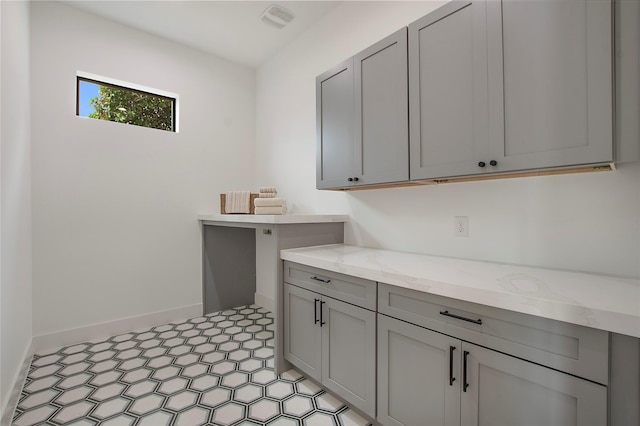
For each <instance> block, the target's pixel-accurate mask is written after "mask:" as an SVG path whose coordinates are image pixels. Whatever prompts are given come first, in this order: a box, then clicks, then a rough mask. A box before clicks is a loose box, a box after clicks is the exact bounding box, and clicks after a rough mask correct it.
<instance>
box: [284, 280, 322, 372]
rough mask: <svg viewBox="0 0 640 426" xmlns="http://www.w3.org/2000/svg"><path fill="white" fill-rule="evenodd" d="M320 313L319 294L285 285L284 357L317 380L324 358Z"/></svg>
mask: <svg viewBox="0 0 640 426" xmlns="http://www.w3.org/2000/svg"><path fill="white" fill-rule="evenodd" d="M319 309H320V296H319V295H318V294H316V293H313V292H311V291H308V290H305V289H302V288H299V287H295V286H292V285H290V284H286V283H285V284H284V357H285V359H287V360H288V361H289V362H291V363H292V364H293V365H295V366H296V367H298V368H299V369H300V371H302V372H304V373H306V374H307V375H309V376H310V377H313V378H314V379H316V380H320V368H321V362H320V357H321V356H322V353H321V345H322V333H321V329H320V327H319V325H320V322H319V318H320V314H319Z"/></svg>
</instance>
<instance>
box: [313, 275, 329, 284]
mask: <svg viewBox="0 0 640 426" xmlns="http://www.w3.org/2000/svg"><path fill="white" fill-rule="evenodd" d="M311 279H312V280H316V281H320V282H322V283H325V284H329V283H330V282H331V280H323V279H322V278H318V277H316V276H313V277H311Z"/></svg>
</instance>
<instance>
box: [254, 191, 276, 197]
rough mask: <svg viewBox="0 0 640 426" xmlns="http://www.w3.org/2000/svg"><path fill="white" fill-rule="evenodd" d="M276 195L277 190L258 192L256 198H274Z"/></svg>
mask: <svg viewBox="0 0 640 426" xmlns="http://www.w3.org/2000/svg"><path fill="white" fill-rule="evenodd" d="M277 196H278V193H277V192H261V193H259V194H258V198H276V197H277Z"/></svg>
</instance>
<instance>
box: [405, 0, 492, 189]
mask: <svg viewBox="0 0 640 426" xmlns="http://www.w3.org/2000/svg"><path fill="white" fill-rule="evenodd" d="M485 6H486V5H485V1H484V0H480V1H454V2H451V3H448V4H446V5H444V6H442V7H440V8H438V9H437V10H435V11H434V12H432V13H430V14H428V15H427V16H425V17H423V18H421V19H420V20H418V21H416V22H414V23H412V24H411V25H409V32H408V38H409V89H410V90H409V102H410V127H411V133H410V136H411V138H410V141H411V142H410V146H411V156H410V158H411V179H412V180H416V179H433V178H443V177H450V176H463V175H470V174H478V173H482V172H483V171H484V170H486V168H485V169H483V168H482V167H480V166H478V164H481V162H485V163H488V160H487V151H488V113H487V102H488V99H487V38H486V7H485Z"/></svg>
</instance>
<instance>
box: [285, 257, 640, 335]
mask: <svg viewBox="0 0 640 426" xmlns="http://www.w3.org/2000/svg"><path fill="white" fill-rule="evenodd" d="M333 246H335V247H338V246H340V245H333ZM325 247H328V246H325ZM296 250H300V249H291V250H282V251H281V259H282V260H288V261H291V262H296V263H301V264H304V265H308V266H312V267H316V268H320V269H325V270H328V271H332V272H337V273H342V274H345V275H350V276H355V277H358V278H363V279H368V280H371V281H377V282H380V283H385V284H389V285H393V286H397V287H402V288H407V289H411V290H415V291H420V292H424V293H430V294H434V295H438V296H444V297H449V298H452V299H457V300H462V301H465V302H470V303H476V304H480V305H485V306H490V307H493V308H498V309H504V310H508V311H513V312H518V313H522V314H527V315H533V316H537V317H542V318H547V319H551V320H557V321H562V322H567V323H571V324H576V325H580V326H585V327H590V328H595V329H599V330H604V331H609V332H614V333H619V334H624V335H628V336H633V337H637V338H640V315H633V314H628V313H625V312H616V311H612V310H605V309H600V308H596V307H590V306H584V305H581V304H579V303H569V302H564V301H557V300H549V299H541V298H538V297H529V296H526V295H522V294H510V293H508V292H498V291H492V290H488V289H480V288H473V287H469V286H465V285H456V284H452V283H447V282H441V281H431V280H429V279H426V278H425V277H412V276H409V275H402V276H400V275H399V274H395V273H390V272H385V271H384V270H383V269H382V267H378V268H377V269H376V268H372V267H361V266H358V265H355V264H349V263H348V261H346V260H345V259H341V262H336V261H331V260H327V259H322V258H318V257H314V256H312V255H309V254H308V253H307V254H305V253H297V252H295V251H296ZM371 250H374V249H371ZM465 262H466V260H465ZM471 262H473V261H471ZM479 263H480V262H479ZM509 266H511V265H509ZM513 267H514V268H516V266H513ZM523 268H524V267H523ZM558 273H560V274H562V272H558ZM594 276H595V275H594ZM412 280H413V281H420V285H419V286H418V285H412ZM425 286H428V290H425ZM639 297H640V294H639ZM585 309H588V310H589V311H590V312H591V313H592V314H593V315H589V316H587V315H585ZM594 317H595V318H599V319H600V321H597V320H595V319H594ZM603 318H605V319H606V321H604V322H603V321H602V319H603Z"/></svg>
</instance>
